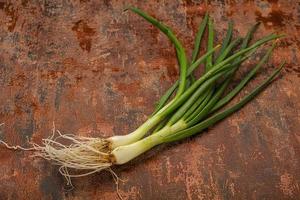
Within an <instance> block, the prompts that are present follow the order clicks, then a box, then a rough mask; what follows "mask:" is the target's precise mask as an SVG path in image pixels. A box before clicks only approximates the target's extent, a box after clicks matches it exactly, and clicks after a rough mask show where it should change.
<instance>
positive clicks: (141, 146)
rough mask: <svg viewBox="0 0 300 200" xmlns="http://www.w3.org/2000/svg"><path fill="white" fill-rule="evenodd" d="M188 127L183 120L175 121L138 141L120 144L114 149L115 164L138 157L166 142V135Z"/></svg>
mask: <svg viewBox="0 0 300 200" xmlns="http://www.w3.org/2000/svg"><path fill="white" fill-rule="evenodd" d="M184 128H186V123H185V122H184V121H182V120H180V121H178V122H177V123H175V124H174V125H173V126H167V127H164V128H163V129H161V130H160V131H158V132H157V133H155V134H153V135H150V136H148V137H146V138H144V139H142V140H139V141H138V142H135V143H132V144H128V145H124V146H119V147H117V148H115V149H114V150H113V151H112V155H113V156H114V158H115V164H117V165H121V164H124V163H127V162H128V161H130V160H132V159H134V158H136V157H137V156H139V155H141V154H142V153H144V152H146V151H148V150H149V149H151V148H152V147H154V146H156V145H158V144H161V143H163V142H164V137H165V136H167V135H169V134H172V133H176V132H177V131H180V130H182V129H184Z"/></svg>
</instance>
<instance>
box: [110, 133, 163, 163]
mask: <svg viewBox="0 0 300 200" xmlns="http://www.w3.org/2000/svg"><path fill="white" fill-rule="evenodd" d="M161 142H162V140H161V136H160V135H150V136H149V137H146V138H144V139H142V140H140V141H138V142H135V143H132V144H129V145H125V146H120V147H117V148H115V149H114V150H113V151H112V155H113V156H114V158H115V164H117V165H121V164H124V163H127V162H128V161H130V160H132V159H134V158H136V157H137V156H139V155H140V154H142V153H144V152H146V151H147V150H149V149H151V148H152V147H154V146H156V145H158V144H160V143H161Z"/></svg>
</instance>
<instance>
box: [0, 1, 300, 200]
mask: <svg viewBox="0 0 300 200" xmlns="http://www.w3.org/2000/svg"><path fill="white" fill-rule="evenodd" d="M127 4H129V3H128V1H116V0H115V1H109V0H103V1H97V0H73V1H72V0H70V1H68V0H55V1H52V0H51V1H50V0H49V1H48V0H40V1H38V0H37V1H28V0H22V1H10V2H6V1H3V0H2V1H0V94H1V95H0V122H4V123H5V125H4V126H2V127H0V139H2V140H5V141H7V142H8V143H10V144H14V145H16V144H20V145H23V146H24V145H25V146H26V145H27V139H26V138H29V140H31V141H33V142H36V143H40V142H41V139H42V138H45V137H48V136H49V135H50V134H51V129H52V122H55V124H56V128H57V129H59V130H60V131H61V132H63V133H75V134H78V135H84V136H102V137H107V136H111V135H114V134H126V133H128V132H129V131H132V130H134V129H135V128H136V127H137V126H138V125H139V124H140V123H142V122H143V121H144V120H145V119H146V117H147V115H149V114H150V113H151V111H152V110H153V106H154V102H155V101H156V100H157V99H158V97H159V96H160V95H161V94H162V93H163V92H164V91H165V90H166V88H168V86H169V85H171V83H172V82H173V81H174V80H176V78H177V75H178V72H177V67H176V57H175V53H174V50H173V47H172V45H171V44H170V43H169V41H168V40H167V38H166V37H165V36H164V35H162V34H161V33H159V31H157V30H156V29H155V28H153V27H152V26H151V25H149V24H148V23H147V22H145V21H144V20H143V19H141V18H139V17H137V16H135V15H134V14H132V13H123V12H122V10H123V9H124V7H125V5H127ZM130 4H132V5H136V6H138V7H140V8H142V9H144V10H146V11H147V12H149V13H150V14H152V15H154V16H156V17H157V18H159V19H161V20H163V21H164V22H166V23H167V24H168V25H170V26H171V27H174V32H175V33H176V34H177V35H178V37H179V38H180V39H181V40H182V41H183V43H184V45H185V46H186V48H187V49H189V50H188V52H189V53H190V52H191V51H190V49H191V47H192V46H193V37H194V36H195V33H196V30H197V25H198V23H199V22H200V21H201V19H202V16H203V15H204V13H205V11H206V10H207V9H209V10H210V11H211V15H212V16H213V18H214V20H215V22H216V24H217V26H216V31H217V33H218V34H217V35H218V40H219V41H220V40H221V39H222V36H223V35H224V33H225V31H226V30H225V29H226V23H227V21H228V20H229V19H232V20H234V23H235V34H236V35H237V34H242V35H244V34H245V33H246V31H247V29H248V28H249V27H250V26H251V24H253V23H255V22H256V21H257V20H260V21H262V25H261V27H260V29H259V31H258V32H257V33H256V36H255V37H256V38H258V37H261V36H263V35H266V34H268V33H271V32H282V33H286V34H287V37H286V38H285V39H283V40H282V41H281V42H280V43H279V45H278V48H277V49H276V51H275V53H274V55H273V57H272V58H271V60H270V62H269V64H268V65H267V66H265V67H264V69H263V70H262V71H261V72H262V73H260V74H259V76H258V77H257V78H256V79H255V80H254V81H253V82H251V84H250V85H249V87H247V89H246V90H247V91H250V89H251V88H253V87H254V86H255V85H256V84H257V83H259V82H260V81H261V80H262V79H263V78H264V77H265V76H266V74H267V73H268V72H270V71H271V69H272V68H273V67H274V66H278V64H279V63H280V62H281V61H282V60H286V61H287V66H286V68H285V70H284V72H283V76H282V77H281V78H279V79H278V80H277V81H276V82H274V83H273V84H272V85H271V86H269V87H268V88H267V89H266V90H265V91H264V92H263V93H262V94H261V95H259V96H258V98H256V99H255V100H253V101H252V102H251V103H250V104H248V105H247V106H246V107H244V108H243V109H242V110H241V111H239V112H237V113H236V114H234V115H232V116H231V117H229V118H228V119H227V120H225V121H222V122H221V123H219V124H217V125H216V126H214V127H212V128H210V129H209V130H208V131H206V132H204V133H203V134H201V135H198V136H196V137H193V138H191V139H188V140H185V141H183V142H180V143H177V144H176V145H165V146H160V147H158V148H155V149H153V150H152V151H150V152H149V153H146V154H145V155H143V156H141V157H140V158H138V159H137V160H136V161H133V162H131V163H130V164H127V165H124V166H121V167H117V168H115V169H114V170H115V172H116V173H117V174H118V175H119V176H120V178H122V179H124V182H123V183H120V193H121V194H122V196H123V198H124V199H145V200H153V199H299V196H300V167H299V166H300V123H299V122H300V120H299V117H300V113H299V109H300V89H299V88H300V87H299V81H300V64H299V59H300V50H299V46H300V39H299V35H300V4H299V2H298V1H297V0H269V1H259V0H256V1H250V0H244V1H242V0H240V1H234V0H231V1H221V0H220V1H212V2H211V3H209V5H208V6H207V5H205V3H203V2H202V1H190V0H189V1H180V0H177V1H160V2H159V1H151V2H150V1H130ZM258 55H261V54H258ZM254 61H255V58H252V62H254ZM249 65H251V62H250V64H249V63H248V65H245V68H246V69H247V66H248V67H249ZM243 94H244V93H243ZM241 96H242V95H239V96H238V97H237V98H240V97H241ZM73 184H74V185H75V189H74V190H72V191H67V190H65V189H64V186H65V183H64V180H63V178H62V177H61V176H60V175H59V173H58V172H57V168H56V167H55V166H52V165H50V164H49V163H48V162H45V161H43V160H39V159H33V158H31V157H30V153H27V152H12V151H9V150H6V149H5V148H2V147H1V148H0V199H1V200H3V199H32V200H35V199H55V200H59V199H68V200H73V199H117V195H116V190H115V184H114V181H113V178H112V177H111V175H110V174H109V173H108V172H101V173H99V174H96V175H92V176H89V177H84V178H80V179H74V180H73Z"/></svg>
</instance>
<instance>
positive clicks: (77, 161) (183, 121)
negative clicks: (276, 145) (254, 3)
mask: <svg viewBox="0 0 300 200" xmlns="http://www.w3.org/2000/svg"><path fill="white" fill-rule="evenodd" d="M126 10H130V11H132V12H133V13H135V14H137V15H139V16H141V17H142V18H144V19H145V20H146V21H148V22H149V23H151V24H152V25H153V26H154V27H156V28H158V29H159V30H160V31H161V32H162V33H163V34H165V35H166V36H167V37H168V38H169V40H170V41H171V43H172V44H173V45H174V47H175V51H176V55H177V59H178V66H179V72H180V76H179V79H178V80H177V81H176V82H175V83H174V84H173V85H172V86H171V87H170V88H169V89H168V90H167V91H166V93H165V94H164V95H163V96H162V97H161V99H160V100H159V101H158V103H157V104H156V107H155V109H154V111H153V113H152V114H151V115H150V117H149V118H148V119H147V120H146V121H145V122H144V123H143V124H142V125H141V126H139V127H138V128H137V129H136V130H135V131H133V132H131V133H130V134H127V135H119V136H112V137H110V138H90V137H80V136H75V135H68V134H61V133H60V132H58V131H54V132H53V135H52V136H51V137H50V138H47V139H44V140H43V142H42V145H37V144H33V149H34V150H35V155H37V156H40V157H42V158H45V159H47V160H50V161H52V162H54V163H55V164H57V165H59V166H60V168H59V170H60V172H61V174H63V175H64V176H66V177H67V178H70V177H80V176H85V175H88V174H92V173H95V172H98V171H101V170H104V169H108V168H109V167H111V166H113V165H121V164H125V163H127V162H129V161H131V160H133V159H134V158H136V157H137V156H139V155H141V154H143V153H144V152H146V151H148V150H150V149H151V148H153V147H154V146H157V145H160V144H164V143H169V142H175V141H178V140H182V139H185V138H188V137H191V136H193V135H196V134H199V133H201V131H203V130H205V129H207V128H208V127H210V126H212V125H214V124H215V123H217V122H219V121H220V120H222V119H224V118H226V117H228V116H229V115H231V114H233V113H234V112H236V111H237V110H239V109H241V108H242V107H243V106H244V105H245V104H247V103H248V102H249V101H251V100H252V99H253V98H254V97H255V96H257V95H258V94H259V93H260V92H261V91H263V90H264V89H265V88H266V87H267V86H268V85H269V84H270V83H271V82H272V81H273V80H274V79H275V78H276V77H277V76H278V74H279V72H280V71H281V69H282V67H283V66H284V63H282V64H281V65H280V66H279V67H278V68H277V69H276V70H275V71H273V72H272V73H271V74H270V75H269V77H268V78H266V79H265V80H264V81H263V82H262V83H261V84H259V85H258V86H257V87H256V88H255V89H254V90H253V91H252V92H250V93H249V94H247V95H246V96H245V97H243V98H242V99H241V100H239V102H238V103H236V104H234V105H231V106H229V107H228V106H227V107H226V108H224V109H222V108H223V107H224V106H225V105H227V104H228V103H229V102H230V100H231V99H233V98H234V97H235V96H236V95H237V94H238V93H239V92H240V91H241V90H242V89H243V88H244V87H245V86H246V85H247V83H248V82H249V81H250V80H251V79H252V78H253V77H254V76H255V75H256V74H257V72H258V71H259V69H260V68H261V67H262V66H263V65H264V64H266V63H267V61H268V59H269V57H270V56H271V53H272V51H273V50H274V48H275V46H276V41H277V39H278V38H280V37H282V35H277V34H270V35H267V36H265V37H263V38H261V39H259V40H257V41H256V42H254V43H253V44H251V45H250V40H251V38H252V36H253V34H254V32H255V30H256V29H257V28H258V25H259V24H255V25H254V26H253V27H251V28H250V30H249V31H248V33H247V35H246V36H245V37H244V38H241V37H237V38H236V39H232V38H233V36H232V32H233V22H229V23H228V31H227V33H226V36H225V38H224V40H223V42H222V44H220V45H215V46H214V43H215V41H214V35H215V32H214V23H213V20H212V18H211V17H210V16H209V15H208V13H206V15H205V16H204V18H203V20H202V22H201V23H200V25H199V28H198V32H197V34H196V37H195V44H194V49H193V51H192V55H191V58H190V59H189V58H188V57H187V54H186V51H185V49H184V48H183V45H182V44H181V42H180V41H179V40H178V38H177V37H176V36H175V34H174V33H173V31H172V30H171V28H169V27H168V26H166V25H165V24H163V23H162V22H160V21H158V20H157V19H155V18H153V17H151V16H150V15H148V14H147V13H145V12H143V11H142V10H140V9H138V8H135V7H128V8H127V9H126ZM206 29H207V31H208V40H207V41H208V43H207V47H206V52H205V53H204V54H203V55H201V56H199V49H200V47H201V41H202V40H203V36H204V33H205V31H206ZM268 42H272V45H271V47H269V49H268V50H267V51H266V52H265V55H264V56H263V57H262V58H261V59H260V61H259V62H258V63H257V64H256V65H255V66H254V67H253V68H252V70H250V72H249V73H248V74H247V75H246V76H245V77H244V78H243V79H242V80H241V82H240V83H239V84H238V85H237V86H235V88H234V89H232V90H231V91H229V92H227V91H228V85H229V84H230V82H231V80H232V79H233V77H234V75H235V72H236V71H237V70H238V69H239V67H240V66H242V64H243V62H244V61H245V60H247V59H248V58H249V57H251V56H252V55H253V54H254V53H255V52H256V50H257V49H258V48H259V47H261V46H262V45H264V44H266V43H268ZM240 43H241V44H240ZM202 64H203V65H204V66H205V72H204V73H203V74H202V75H201V76H200V77H198V78H196V77H195V76H194V71H195V70H196V69H197V68H198V67H199V66H200V65H202ZM225 92H227V93H225ZM56 132H57V133H58V136H57V135H56V134H55V133H56ZM55 135H56V136H55ZM66 140H68V141H69V142H68V143H67V144H65V143H63V141H66ZM2 143H3V144H6V143H4V142H2ZM7 147H9V146H8V145H7ZM70 169H73V170H75V171H76V173H73V174H71V173H70ZM78 170H79V171H78Z"/></svg>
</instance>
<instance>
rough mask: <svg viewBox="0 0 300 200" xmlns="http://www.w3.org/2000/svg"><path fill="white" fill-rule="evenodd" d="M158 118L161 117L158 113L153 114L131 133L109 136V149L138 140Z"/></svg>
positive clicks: (158, 120)
mask: <svg viewBox="0 0 300 200" xmlns="http://www.w3.org/2000/svg"><path fill="white" fill-rule="evenodd" d="M160 120H161V117H160V116H159V115H154V116H153V117H151V118H149V119H148V120H147V121H146V122H145V123H144V124H143V125H141V126H140V127H139V128H137V129H136V130H135V131H133V132H132V133H130V134H127V135H116V136H112V137H110V138H109V139H108V141H110V142H111V149H115V148H117V147H119V146H124V145H128V144H132V143H134V142H136V141H139V140H140V139H141V138H142V137H144V135H145V134H146V133H147V132H148V131H149V130H150V129H152V128H153V127H154V126H155V125H156V124H157V123H158V122H160Z"/></svg>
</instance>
